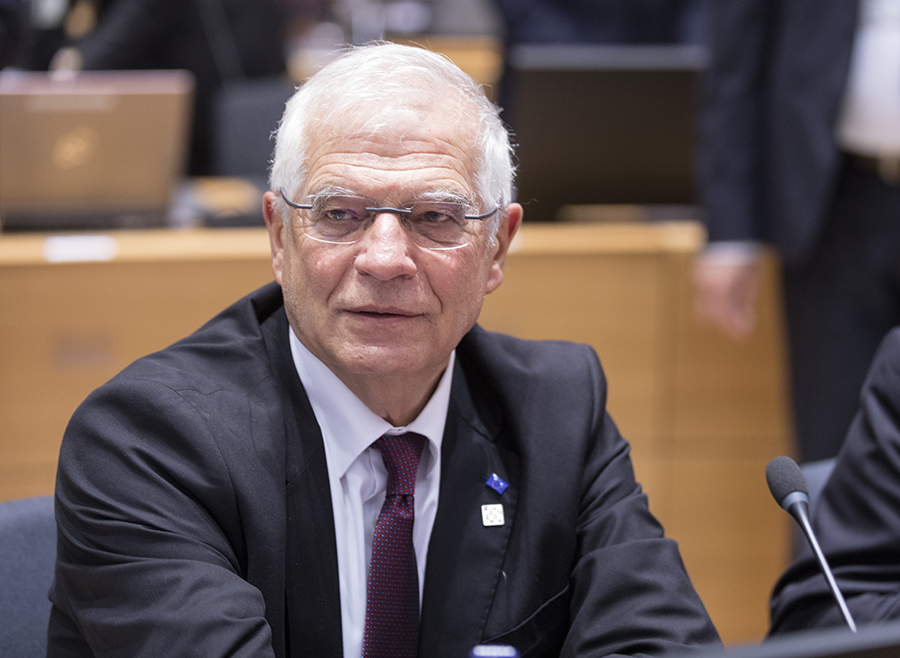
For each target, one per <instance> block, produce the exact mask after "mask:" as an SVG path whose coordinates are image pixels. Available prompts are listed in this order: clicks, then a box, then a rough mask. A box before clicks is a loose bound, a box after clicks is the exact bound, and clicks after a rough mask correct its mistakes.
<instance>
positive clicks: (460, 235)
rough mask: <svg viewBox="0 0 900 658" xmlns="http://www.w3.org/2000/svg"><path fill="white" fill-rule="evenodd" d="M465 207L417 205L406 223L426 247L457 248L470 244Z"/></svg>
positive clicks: (430, 204) (434, 204)
mask: <svg viewBox="0 0 900 658" xmlns="http://www.w3.org/2000/svg"><path fill="white" fill-rule="evenodd" d="M465 213H466V209H465V206H462V205H460V204H455V203H417V204H415V205H414V206H413V207H412V209H411V210H410V213H409V216H408V217H406V222H407V223H408V225H409V229H410V230H411V231H412V232H413V233H414V234H415V235H417V236H418V237H419V242H420V244H422V246H425V247H455V246H459V245H461V244H465V243H466V242H468V239H469V238H468V235H467V233H466V219H465Z"/></svg>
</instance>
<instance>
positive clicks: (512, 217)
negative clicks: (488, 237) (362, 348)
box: [487, 203, 525, 293]
mask: <svg viewBox="0 0 900 658" xmlns="http://www.w3.org/2000/svg"><path fill="white" fill-rule="evenodd" d="M524 212H525V211H524V210H522V206H521V204H518V203H511V204H509V205H508V206H506V208H505V209H504V211H503V219H502V221H501V222H500V228H499V229H498V230H497V237H496V245H495V247H494V254H493V256H492V258H491V273H490V275H489V277H488V284H487V292H488V293H492V292H494V291H495V290H496V289H497V288H498V287H499V286H500V284H501V283H502V282H503V266H504V265H505V264H506V254H507V253H508V252H509V246H510V245H511V244H512V241H513V238H515V237H516V232H517V231H518V230H519V226H520V225H521V224H522V215H523V214H524Z"/></svg>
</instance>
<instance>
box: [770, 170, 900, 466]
mask: <svg viewBox="0 0 900 658" xmlns="http://www.w3.org/2000/svg"><path fill="white" fill-rule="evenodd" d="M784 293H785V306H786V309H785V312H786V314H787V325H788V336H789V342H790V353H791V371H792V382H791V389H792V394H793V396H794V413H795V414H796V418H795V422H796V427H797V443H798V445H799V446H800V458H801V459H802V460H803V461H815V460H818V459H824V458H826V457H830V456H833V455H835V454H837V452H838V450H839V448H840V445H841V443H843V441H844V437H845V436H846V433H847V429H848V428H849V427H850V421H851V420H852V419H853V416H854V414H855V413H856V411H857V410H858V408H859V403H858V400H859V390H860V388H861V387H862V384H863V380H864V379H865V376H866V372H867V370H868V365H869V363H870V361H871V359H872V356H873V355H874V354H875V351H876V349H877V347H878V345H879V343H880V342H881V340H882V339H883V338H884V336H885V334H886V333H887V332H888V331H889V330H890V329H891V328H892V327H894V326H896V325H898V324H900V185H889V184H887V183H885V182H883V181H882V180H881V179H880V178H879V177H878V176H877V175H876V174H875V173H874V172H865V171H860V170H857V169H853V168H851V167H850V166H846V165H845V166H844V168H843V170H842V172H841V175H840V177H839V180H838V183H837V185H836V188H835V198H834V203H833V204H832V209H831V212H830V215H829V217H828V220H827V222H826V225H825V229H824V231H823V234H822V237H821V242H820V244H819V245H818V247H817V248H816V249H814V252H813V256H812V258H811V259H810V260H809V261H808V262H807V263H805V264H803V265H802V266H793V267H792V266H785V269H784ZM821 354H831V355H832V358H831V359H829V360H822V359H821V358H819V357H818V356H817V355H821Z"/></svg>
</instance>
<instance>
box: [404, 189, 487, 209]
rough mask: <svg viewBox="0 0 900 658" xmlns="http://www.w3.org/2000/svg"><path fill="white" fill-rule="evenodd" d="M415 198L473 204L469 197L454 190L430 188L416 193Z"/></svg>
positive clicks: (435, 201) (432, 201)
mask: <svg viewBox="0 0 900 658" xmlns="http://www.w3.org/2000/svg"><path fill="white" fill-rule="evenodd" d="M415 200H416V201H427V202H430V203H456V204H460V205H463V206H471V205H473V202H472V199H471V198H470V197H468V196H466V195H465V194H462V193H460V192H457V191H455V190H431V191H428V192H422V193H420V194H417V195H416V197H415Z"/></svg>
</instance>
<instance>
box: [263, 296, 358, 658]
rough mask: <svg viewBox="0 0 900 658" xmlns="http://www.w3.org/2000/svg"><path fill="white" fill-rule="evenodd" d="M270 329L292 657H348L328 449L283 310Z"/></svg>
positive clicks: (288, 645) (268, 342) (288, 650)
mask: <svg viewBox="0 0 900 658" xmlns="http://www.w3.org/2000/svg"><path fill="white" fill-rule="evenodd" d="M273 320H274V321H273V322H270V323H267V324H268V325H269V326H267V327H266V330H265V338H266V348H267V350H269V354H270V362H271V363H272V364H273V365H272V367H273V370H275V374H276V377H278V378H279V379H280V380H281V381H282V382H283V383H284V387H283V390H285V391H286V393H285V396H284V399H283V400H282V408H283V409H284V430H285V442H286V446H287V447H286V463H285V506H286V512H287V542H286V549H285V562H286V564H285V571H286V573H285V608H286V612H285V616H286V620H285V626H286V633H285V634H286V638H285V640H286V641H285V645H286V655H287V656H292V655H293V656H299V655H309V656H316V657H317V658H318V657H322V658H342V656H343V642H342V639H341V637H342V636H341V603H340V585H339V581H338V564H337V551H336V548H335V546H336V543H335V536H334V515H333V512H332V507H331V489H330V486H329V483H328V466H327V464H326V462H325V446H324V443H323V440H322V432H321V430H320V429H319V425H318V422H317V421H316V418H315V414H314V413H313V410H312V407H311V406H310V404H309V399H308V398H307V396H306V392H305V391H304V390H303V386H302V384H301V383H300V378H299V377H298V376H297V371H296V370H295V369H294V362H293V357H292V356H291V353H290V347H289V344H288V340H287V336H288V328H287V318H286V317H285V316H284V312H283V311H282V312H281V313H279V314H278V316H276V317H275V318H273Z"/></svg>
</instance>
